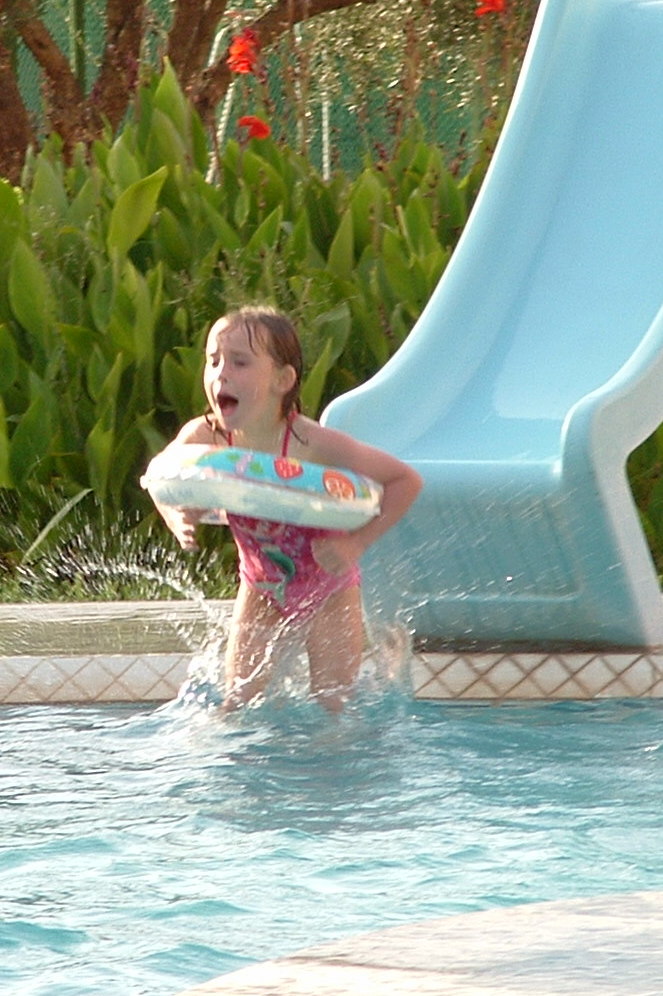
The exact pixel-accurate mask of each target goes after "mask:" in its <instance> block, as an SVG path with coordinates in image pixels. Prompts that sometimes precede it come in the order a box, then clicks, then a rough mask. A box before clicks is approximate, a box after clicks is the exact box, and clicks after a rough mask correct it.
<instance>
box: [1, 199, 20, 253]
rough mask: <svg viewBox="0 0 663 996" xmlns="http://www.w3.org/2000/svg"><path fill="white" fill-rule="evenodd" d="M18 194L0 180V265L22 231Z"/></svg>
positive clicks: (10, 251)
mask: <svg viewBox="0 0 663 996" xmlns="http://www.w3.org/2000/svg"><path fill="white" fill-rule="evenodd" d="M22 220H23V217H22V211H21V204H20V201H19V198H18V194H17V192H16V190H15V189H14V187H12V185H11V184H10V183H8V182H7V181H6V180H0V263H2V262H4V261H5V260H7V259H9V257H10V256H11V254H12V251H13V249H14V245H15V243H16V239H17V238H18V236H19V233H20V231H21V229H22V227H23V226H22Z"/></svg>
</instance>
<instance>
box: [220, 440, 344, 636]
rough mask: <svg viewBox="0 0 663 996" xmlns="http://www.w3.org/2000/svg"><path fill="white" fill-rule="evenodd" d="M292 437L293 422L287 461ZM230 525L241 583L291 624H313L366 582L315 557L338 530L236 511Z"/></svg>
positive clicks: (285, 452) (285, 444) (284, 450)
mask: <svg viewBox="0 0 663 996" xmlns="http://www.w3.org/2000/svg"><path fill="white" fill-rule="evenodd" d="M291 432H292V429H291V424H290V422H288V424H287V427H286V431H285V435H284V437H283V446H282V448H281V456H284V457H285V456H287V455H288V444H289V442H290V435H291ZM229 442H230V445H231V446H232V440H229ZM228 525H229V526H230V530H231V532H232V534H233V539H234V540H235V543H236V544H237V549H238V551H239V576H240V578H241V579H242V581H243V582H244V583H245V584H246V585H248V587H249V588H253V589H255V590H256V591H259V592H261V593H262V594H264V595H265V596H266V597H267V598H268V599H269V600H270V602H271V603H272V604H273V605H275V606H276V608H277V609H278V610H279V612H280V613H281V615H282V616H283V617H284V618H285V619H290V620H293V621H296V622H304V621H305V620H307V619H310V618H311V616H313V615H315V613H316V612H317V611H318V609H319V608H320V606H321V605H322V604H323V603H324V602H325V601H326V600H327V599H328V598H329V596H330V595H332V594H334V592H337V591H346V590H347V589H348V588H353V587H354V586H355V585H358V584H359V582H360V580H361V574H360V571H359V567H358V566H357V565H356V564H355V565H354V566H353V567H351V568H350V570H348V571H346V573H345V574H328V573H327V572H326V571H325V570H323V568H322V567H320V565H319V564H318V562H317V561H316V559H315V557H314V556H313V551H312V550H311V543H312V542H313V540H316V539H319V538H320V537H322V536H331V535H333V531H332V530H329V529H317V528H311V527H309V526H296V525H292V524H291V523H287V522H273V521H271V520H268V519H253V518H250V517H249V516H246V515H235V514H233V513H232V512H228Z"/></svg>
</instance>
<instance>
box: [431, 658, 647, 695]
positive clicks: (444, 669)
mask: <svg viewBox="0 0 663 996" xmlns="http://www.w3.org/2000/svg"><path fill="white" fill-rule="evenodd" d="M412 685H413V691H414V695H415V697H416V698H419V699H444V700H448V699H474V700H490V701H495V700H497V701H499V700H503V699H529V700H533V699H537V700H545V701H548V700H551V699H596V698H645V697H650V698H651V697H661V696H663V651H660V652H653V651H652V652H645V653H637V652H633V651H632V652H620V653H615V652H607V653H601V652H599V651H595V652H587V653H573V652H567V653H556V654H555V653H532V652H527V653H503V652H502V653H500V652H495V653H469V652H464V653H460V652H453V651H449V652H448V653H434V654H426V653H422V654H418V655H416V656H415V657H414V658H413V661H412Z"/></svg>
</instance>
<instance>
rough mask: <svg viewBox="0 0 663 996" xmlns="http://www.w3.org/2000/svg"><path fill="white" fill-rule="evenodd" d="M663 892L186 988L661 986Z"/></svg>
mask: <svg viewBox="0 0 663 996" xmlns="http://www.w3.org/2000/svg"><path fill="white" fill-rule="evenodd" d="M662 978H663V892H642V891H640V892H632V893H621V894H614V893H613V894H608V895H600V896H593V897H586V898H576V899H563V900H557V901H553V902H542V903H531V904H521V905H516V906H511V907H500V908H497V909H491V910H486V911H480V912H473V913H464V914H459V915H456V916H448V917H442V918H438V919H435V920H426V921H423V922H418V923H414V924H405V925H402V926H398V927H390V928H387V929H385V930H379V931H374V932H371V933H366V934H358V935H353V936H351V937H348V938H345V939H343V940H340V941H336V942H332V943H329V944H323V945H317V946H315V947H312V948H307V949H304V950H302V951H299V952H296V953H295V954H293V955H291V956H289V957H285V958H279V959H275V960H272V961H267V962H260V963H258V964H256V965H251V966H248V967H247V968H244V969H240V970H239V971H235V972H231V973H228V974H227V975H222V976H220V977H218V978H216V979H212V980H210V981H208V982H206V983H202V984H199V985H197V986H194V987H193V988H189V989H187V990H185V991H183V992H180V993H179V994H177V996H246V994H248V993H251V996H310V994H311V993H315V994H316V996H366V994H367V993H374V994H377V993H383V992H384V993H386V992H388V993H390V994H391V996H411V994H415V993H416V994H419V996H445V994H454V996H462V994H468V996H469V994H476V993H483V992H486V993H488V992H489V993H492V994H493V996H499V994H520V996H531V994H532V993H536V994H537V996H559V994H560V993H574V994H577V993H583V994H585V996H588V994H592V993H600V994H601V996H609V994H614V996H616V994H623V996H634V994H640V996H645V994H650V996H651V994H654V993H656V992H659V991H660V980H661V979H662Z"/></svg>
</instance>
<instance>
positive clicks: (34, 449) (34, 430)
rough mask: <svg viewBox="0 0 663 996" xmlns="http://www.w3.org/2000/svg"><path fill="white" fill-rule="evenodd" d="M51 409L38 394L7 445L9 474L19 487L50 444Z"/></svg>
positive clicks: (30, 473)
mask: <svg viewBox="0 0 663 996" xmlns="http://www.w3.org/2000/svg"><path fill="white" fill-rule="evenodd" d="M50 408H51V406H50V405H49V404H48V402H47V400H46V397H45V395H44V394H43V393H39V394H37V395H36V396H35V397H34V399H33V401H32V402H31V403H30V405H29V406H28V408H27V409H26V411H25V412H24V413H23V415H22V416H21V418H20V421H19V423H18V425H17V426H16V429H15V430H14V434H13V436H12V438H11V440H10V443H9V471H10V476H11V478H12V480H13V481H14V482H15V484H16V485H17V487H20V485H21V484H23V483H24V482H25V481H26V480H27V479H28V478H29V477H30V476H31V475H33V474H34V472H35V468H36V466H37V465H38V464H39V462H40V461H41V460H42V459H43V458H44V457H45V456H46V454H47V453H48V450H49V447H50V444H51V431H52V428H51V413H50Z"/></svg>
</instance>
